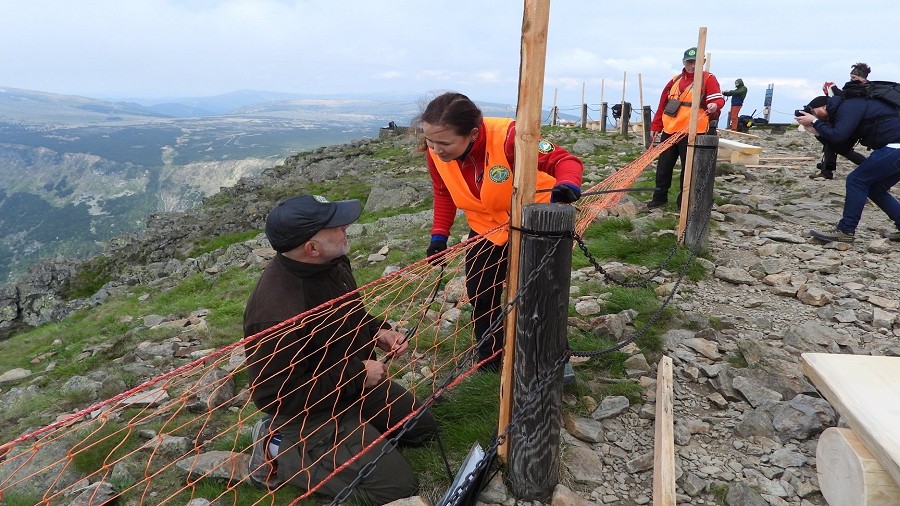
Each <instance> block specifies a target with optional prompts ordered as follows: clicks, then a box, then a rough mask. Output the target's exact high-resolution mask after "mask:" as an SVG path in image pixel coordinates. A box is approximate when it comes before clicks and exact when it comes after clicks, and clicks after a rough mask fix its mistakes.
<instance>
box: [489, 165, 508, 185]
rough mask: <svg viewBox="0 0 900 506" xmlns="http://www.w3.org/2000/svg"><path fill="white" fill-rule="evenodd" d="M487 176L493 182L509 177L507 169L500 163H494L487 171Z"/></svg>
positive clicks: (500, 181)
mask: <svg viewBox="0 0 900 506" xmlns="http://www.w3.org/2000/svg"><path fill="white" fill-rule="evenodd" d="M488 177H489V178H490V179H491V181H493V182H495V183H502V182H504V181H506V180H507V179H509V169H508V168H506V167H504V166H502V165H494V166H493V167H491V170H489V171H488Z"/></svg>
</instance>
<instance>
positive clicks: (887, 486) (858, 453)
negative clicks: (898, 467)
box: [816, 427, 900, 506]
mask: <svg viewBox="0 0 900 506" xmlns="http://www.w3.org/2000/svg"><path fill="white" fill-rule="evenodd" d="M816 473H817V474H818V477H819V489H820V490H821V491H822V496H823V497H825V500H826V501H828V504H833V505H838V504H853V505H858V506H890V505H893V504H897V498H900V487H898V486H897V484H896V483H894V480H893V479H891V477H890V475H888V473H887V472H886V471H885V470H884V468H883V467H881V464H879V463H878V461H877V460H875V457H873V456H872V453H871V452H870V451H869V450H868V448H866V446H865V445H864V444H863V443H862V441H860V440H859V438H858V437H856V435H855V434H854V433H853V431H852V430H850V429H845V428H842V427H829V428H827V429H825V431H824V432H822V434H821V435H820V436H819V442H818V445H817V446H816Z"/></svg>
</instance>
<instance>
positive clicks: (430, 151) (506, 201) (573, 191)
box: [416, 92, 584, 370]
mask: <svg viewBox="0 0 900 506" xmlns="http://www.w3.org/2000/svg"><path fill="white" fill-rule="evenodd" d="M416 123H417V124H418V125H419V126H421V128H422V131H423V134H424V145H423V146H422V149H423V151H425V152H426V157H425V158H426V160H427V162H428V170H429V172H430V174H431V181H432V187H433V192H434V221H433V224H432V227H431V244H430V245H429V246H428V251H427V255H428V256H429V257H431V256H433V255H437V254H439V253H441V252H442V251H444V250H445V249H447V239H448V237H449V236H450V228H451V227H452V226H453V221H454V219H455V218H456V212H457V210H458V209H461V210H462V211H463V212H464V213H465V215H466V221H468V224H469V228H470V229H471V232H470V235H472V236H474V235H476V234H485V237H486V239H487V240H486V241H480V242H478V243H477V244H476V245H474V246H473V247H472V248H470V249H469V250H468V251H467V252H466V291H467V293H468V296H469V301H470V302H471V303H472V321H473V323H474V326H475V339H476V342H477V349H478V361H479V362H482V361H485V360H488V359H490V360H489V361H488V362H485V364H483V366H482V367H483V368H487V369H493V370H496V369H498V368H499V365H500V356H499V355H497V356H496V357H494V356H493V355H494V354H495V353H496V352H497V351H499V350H500V349H502V347H503V337H502V336H503V327H502V325H497V326H496V328H495V329H494V331H493V332H490V333H489V332H488V330H489V329H490V327H491V322H493V321H494V320H496V319H497V318H500V317H502V310H501V307H500V304H501V295H502V290H503V282H504V281H505V280H506V256H507V246H506V244H507V241H508V239H509V234H508V230H507V229H506V228H504V227H500V229H497V230H495V229H496V228H497V227H498V226H500V225H503V224H505V223H507V222H508V221H509V211H510V204H511V200H512V183H513V167H514V166H515V137H516V135H515V134H516V125H515V121H513V120H511V119H505V118H485V117H483V115H482V113H481V110H480V109H479V108H478V106H477V105H475V103H474V102H472V100H470V99H469V98H468V97H466V96H465V95H463V94H460V93H454V92H448V93H444V94H443V95H440V96H438V97H436V98H435V99H434V100H432V101H431V102H429V103H428V105H427V106H426V107H425V111H424V112H423V113H422V115H421V116H420V117H419V118H417V120H416ZM538 150H539V153H538V174H537V183H536V186H537V189H538V190H545V191H543V192H538V193H536V194H535V202H560V203H571V202H575V201H576V200H578V198H579V197H580V196H581V175H582V172H583V171H584V165H583V164H582V163H581V160H579V159H578V158H577V157H576V156H574V155H572V154H571V153H569V152H568V151H566V150H565V149H563V148H560V147H559V146H556V145H554V144H553V143H551V142H549V141H546V140H544V139H541V141H540V142H539V143H538ZM489 334H490V335H489Z"/></svg>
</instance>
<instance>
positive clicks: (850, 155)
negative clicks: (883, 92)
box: [807, 63, 872, 179]
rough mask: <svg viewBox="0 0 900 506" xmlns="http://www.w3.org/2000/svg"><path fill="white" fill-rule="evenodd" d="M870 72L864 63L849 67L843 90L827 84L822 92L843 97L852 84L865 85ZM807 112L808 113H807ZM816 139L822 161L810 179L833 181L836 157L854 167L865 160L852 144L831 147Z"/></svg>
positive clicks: (864, 156) (823, 86)
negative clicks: (848, 76)
mask: <svg viewBox="0 0 900 506" xmlns="http://www.w3.org/2000/svg"><path fill="white" fill-rule="evenodd" d="M871 71H872V69H871V67H869V66H868V65H867V64H865V63H855V64H853V66H852V67H850V80H849V81H847V82H846V83H844V86H843V88H838V87H837V86H835V85H834V83H832V82H827V83H825V84H823V85H822V92H823V93H824V94H825V95H827V96H830V97H833V96H843V94H844V89H845V88H847V86H852V85H854V84H865V83H867V82H869V81H868V77H869V73H870V72H871ZM807 112H809V111H807ZM816 139H818V140H819V142H822V144H823V145H822V160H821V161H820V162H819V163H817V164H816V169H818V172H816V173H814V174H810V176H809V178H810V179H817V178H820V177H821V178H823V179H833V178H834V171H835V170H836V169H837V156H838V155H841V156H843V157H844V158H846V159H848V160H850V161H851V162H853V164H854V165H859V164H861V163H863V162H864V161H865V160H866V155H864V154H862V153H859V152H857V151H855V150H854V149H853V144H850V145H848V146H831V145H829V144H826V143H824V142H823V141H822V138H821V137H818V136H816Z"/></svg>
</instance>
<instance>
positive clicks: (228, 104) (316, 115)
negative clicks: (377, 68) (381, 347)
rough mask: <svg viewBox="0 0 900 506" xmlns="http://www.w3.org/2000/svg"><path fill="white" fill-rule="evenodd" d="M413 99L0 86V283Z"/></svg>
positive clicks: (374, 121)
mask: <svg viewBox="0 0 900 506" xmlns="http://www.w3.org/2000/svg"><path fill="white" fill-rule="evenodd" d="M423 100H424V97H422V96H416V95H410V94H390V95H354V96H348V95H343V96H338V95H335V96H328V97H323V96H312V95H302V94H288V93H277V92H265V91H253V90H242V91H236V92H233V93H228V94H224V95H219V96H214V97H190V98H161V99H158V100H147V99H135V100H123V101H119V100H117V101H107V100H99V99H94V98H86V97H79V96H69V95H59V94H52V93H43V92H39V91H31V90H22V89H15V88H4V87H0V283H3V282H4V281H11V280H13V279H15V278H16V277H18V275H20V274H22V273H23V272H24V270H25V269H26V268H27V267H28V266H29V265H31V264H32V263H33V262H35V261H37V260H39V259H41V258H48V257H53V256H59V255H62V256H64V257H82V256H85V255H88V254H93V253H96V252H97V251H99V250H100V249H101V248H102V247H103V245H104V243H105V242H106V241H107V240H109V239H110V238H112V237H114V236H116V235H120V234H122V233H125V232H132V231H137V230H140V229H141V227H142V226H143V224H144V223H145V220H146V218H147V217H148V216H149V215H150V214H152V213H156V212H164V211H184V210H187V209H190V208H192V207H193V206H196V205H197V204H198V203H199V202H200V201H201V200H202V199H203V198H204V197H206V196H209V195H211V194H213V193H216V192H217V191H218V190H219V188H221V187H228V186H231V185H233V184H235V183H236V182H237V181H238V179H240V178H241V177H242V176H245V175H255V174H258V173H259V172H261V171H262V170H264V169H266V168H269V167H273V166H275V165H278V164H279V163H280V162H281V161H282V160H284V158H286V157H288V156H290V155H293V154H295V153H298V152H303V151H309V150H312V149H315V148H317V147H321V146H327V145H333V144H341V143H345V142H348V141H351V140H354V139H360V138H367V137H373V136H376V135H378V130H379V128H380V127H386V126H387V125H388V123H389V122H391V121H394V122H396V124H398V125H400V126H406V125H409V124H410V122H411V120H412V119H413V118H414V117H415V116H416V115H418V114H419V112H420V110H421V102H422V101H423ZM479 106H480V107H481V108H482V110H483V111H484V113H485V114H486V115H488V116H501V117H503V116H513V115H514V114H515V110H514V108H513V107H511V106H509V105H506V104H487V103H480V104H479ZM545 117H546V115H545Z"/></svg>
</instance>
